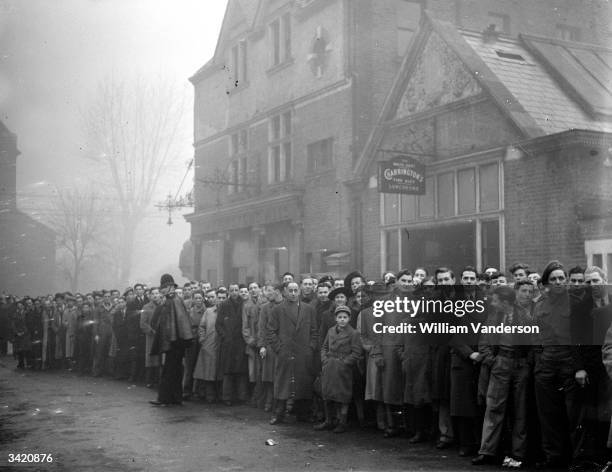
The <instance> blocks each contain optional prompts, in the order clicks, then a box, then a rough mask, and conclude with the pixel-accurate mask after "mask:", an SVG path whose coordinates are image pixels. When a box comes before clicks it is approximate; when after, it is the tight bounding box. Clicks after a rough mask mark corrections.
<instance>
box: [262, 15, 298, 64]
mask: <svg viewBox="0 0 612 472" xmlns="http://www.w3.org/2000/svg"><path fill="white" fill-rule="evenodd" d="M291 23H292V18H291V13H289V12H285V13H282V14H280V15H278V16H277V17H276V18H274V19H273V20H272V21H270V22H269V23H268V50H269V56H270V59H269V63H270V66H269V70H274V69H276V68H281V67H282V66H284V65H286V64H288V63H291V62H293V51H292V49H293V37H292V34H293V32H292V24H291Z"/></svg>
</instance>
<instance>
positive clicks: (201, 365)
mask: <svg viewBox="0 0 612 472" xmlns="http://www.w3.org/2000/svg"><path fill="white" fill-rule="evenodd" d="M216 322H217V307H216V306H212V307H209V308H207V309H206V311H205V312H204V315H202V319H201V320H200V326H199V328H198V337H199V340H200V352H199V354H198V360H197V362H196V366H195V369H194V371H193V378H194V379H199V380H206V381H211V382H212V381H215V380H220V379H221V376H220V375H219V370H218V368H217V364H218V359H219V343H218V340H217V331H216V329H215V324H216Z"/></svg>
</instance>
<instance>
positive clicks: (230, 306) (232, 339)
mask: <svg viewBox="0 0 612 472" xmlns="http://www.w3.org/2000/svg"><path fill="white" fill-rule="evenodd" d="M242 307H243V301H242V299H241V298H239V299H238V300H236V301H235V302H234V301H233V300H232V299H231V298H229V299H227V300H225V301H224V302H223V303H221V305H219V308H218V309H217V321H216V323H215V329H216V331H217V334H218V335H219V338H218V341H219V369H220V372H219V373H220V375H226V374H247V373H248V372H249V368H248V359H247V355H246V344H245V342H244V338H243V337H242Z"/></svg>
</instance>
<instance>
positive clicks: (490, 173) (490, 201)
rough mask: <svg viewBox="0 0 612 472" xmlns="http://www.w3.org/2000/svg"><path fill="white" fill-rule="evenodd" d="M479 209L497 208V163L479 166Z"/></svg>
mask: <svg viewBox="0 0 612 472" xmlns="http://www.w3.org/2000/svg"><path fill="white" fill-rule="evenodd" d="M479 174H480V211H487V210H497V209H498V208H499V193H500V192H499V166H498V165H497V163H494V164H488V165H484V166H480V168H479Z"/></svg>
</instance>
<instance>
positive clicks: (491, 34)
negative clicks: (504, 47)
mask: <svg viewBox="0 0 612 472" xmlns="http://www.w3.org/2000/svg"><path fill="white" fill-rule="evenodd" d="M497 38H499V31H495V23H491V24H490V25H489V26H487V27H486V28H485V30H484V31H483V32H482V42H483V43H485V44H493V43H495V42H496V41H497Z"/></svg>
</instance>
